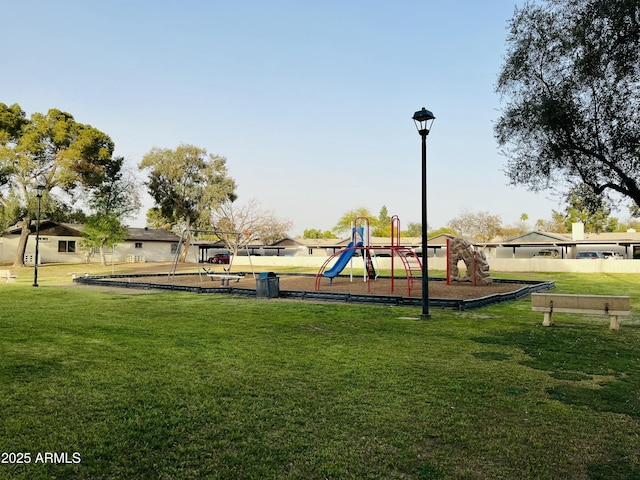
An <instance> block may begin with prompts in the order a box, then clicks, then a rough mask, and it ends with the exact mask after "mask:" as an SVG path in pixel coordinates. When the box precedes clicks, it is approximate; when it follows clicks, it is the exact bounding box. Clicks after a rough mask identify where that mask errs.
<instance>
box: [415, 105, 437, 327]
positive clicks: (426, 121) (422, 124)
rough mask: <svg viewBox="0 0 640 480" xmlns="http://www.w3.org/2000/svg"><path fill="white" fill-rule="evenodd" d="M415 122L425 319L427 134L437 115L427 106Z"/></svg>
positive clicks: (424, 315) (426, 312)
mask: <svg viewBox="0 0 640 480" xmlns="http://www.w3.org/2000/svg"><path fill="white" fill-rule="evenodd" d="M412 118H413V122H414V123H415V125H416V128H417V129H418V134H419V135H420V136H421V137H422V315H421V317H422V318H423V319H428V318H431V315H430V314H429V259H428V255H427V135H429V130H431V125H433V121H434V120H435V119H436V117H435V116H434V115H433V113H431V112H430V111H429V110H427V109H426V108H424V107H422V110H418V111H417V112H416V113H414V114H413V117H412Z"/></svg>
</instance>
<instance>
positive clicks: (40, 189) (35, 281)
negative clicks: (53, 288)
mask: <svg viewBox="0 0 640 480" xmlns="http://www.w3.org/2000/svg"><path fill="white" fill-rule="evenodd" d="M44 189H45V186H44V185H38V186H37V187H36V190H37V191H38V193H37V194H36V197H38V220H37V223H36V258H35V260H34V263H33V264H34V269H33V286H34V287H37V286H38V260H39V259H38V247H39V246H40V200H42V192H43V191H44Z"/></svg>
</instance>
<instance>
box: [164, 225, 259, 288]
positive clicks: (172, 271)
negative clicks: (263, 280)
mask: <svg viewBox="0 0 640 480" xmlns="http://www.w3.org/2000/svg"><path fill="white" fill-rule="evenodd" d="M194 233H195V234H198V233H200V234H205V235H215V236H216V237H218V238H221V235H235V236H236V237H238V238H239V237H240V235H242V232H224V231H220V230H201V229H195V228H185V229H184V230H183V231H182V234H181V235H180V240H179V241H178V247H177V248H176V253H175V255H174V256H173V262H172V263H171V269H170V271H169V275H168V276H169V278H172V277H173V276H175V274H176V268H177V266H178V263H179V261H180V255H181V253H182V248H183V247H184V245H185V238H186V237H187V234H188V235H189V236H192V234H194ZM244 250H245V251H246V252H247V257H249V266H250V267H251V275H253V278H255V277H256V272H255V270H254V269H253V261H252V260H251V252H250V251H249V246H248V245H245V246H244ZM233 257H234V255H232V256H231V259H230V260H229V267H228V269H226V270H227V271H230V270H231V266H232V265H233ZM185 258H186V254H185ZM200 265H201V262H200V257H199V255H198V254H196V268H197V272H198V275H199V277H200V279H202V272H201V271H200ZM223 268H224V267H223Z"/></svg>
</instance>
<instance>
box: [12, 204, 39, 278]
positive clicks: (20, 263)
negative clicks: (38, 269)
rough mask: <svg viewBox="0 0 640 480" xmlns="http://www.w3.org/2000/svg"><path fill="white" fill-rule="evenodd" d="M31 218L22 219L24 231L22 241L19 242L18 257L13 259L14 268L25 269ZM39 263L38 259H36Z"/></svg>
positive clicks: (22, 231)
mask: <svg viewBox="0 0 640 480" xmlns="http://www.w3.org/2000/svg"><path fill="white" fill-rule="evenodd" d="M30 226H31V216H30V215H27V216H26V217H24V218H23V219H22V230H21V231H20V240H19V241H18V248H17V250H16V255H15V257H13V266H14V267H24V254H25V252H26V251H27V240H28V239H29V233H31V229H30V228H29V227H30ZM35 261H38V259H35Z"/></svg>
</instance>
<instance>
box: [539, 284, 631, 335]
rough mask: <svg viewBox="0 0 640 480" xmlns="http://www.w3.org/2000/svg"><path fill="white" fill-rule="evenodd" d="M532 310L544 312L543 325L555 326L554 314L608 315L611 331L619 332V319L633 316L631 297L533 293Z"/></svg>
mask: <svg viewBox="0 0 640 480" xmlns="http://www.w3.org/2000/svg"><path fill="white" fill-rule="evenodd" d="M531 310H533V311H534V312H544V320H543V321H542V325H544V326H545V327H548V326H550V325H553V314H554V313H556V312H560V313H586V314H590V315H607V316H608V317H609V329H610V330H619V329H620V325H619V324H618V317H620V316H629V315H631V304H630V301H629V297H624V296H612V295H568V294H565V295H562V294H554V293H532V294H531Z"/></svg>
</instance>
